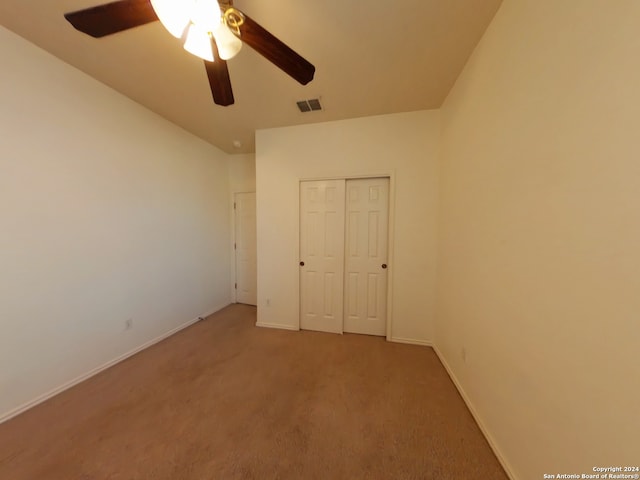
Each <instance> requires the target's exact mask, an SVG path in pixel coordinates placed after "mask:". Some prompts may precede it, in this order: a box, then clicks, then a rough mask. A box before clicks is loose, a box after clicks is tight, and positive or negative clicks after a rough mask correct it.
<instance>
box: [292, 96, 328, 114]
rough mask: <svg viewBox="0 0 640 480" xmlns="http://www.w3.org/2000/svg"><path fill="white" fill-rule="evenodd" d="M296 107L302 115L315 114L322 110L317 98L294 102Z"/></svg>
mask: <svg viewBox="0 0 640 480" xmlns="http://www.w3.org/2000/svg"><path fill="white" fill-rule="evenodd" d="M296 105H298V110H300V111H301V112H302V113H306V112H317V111H318V110H322V105H321V104H320V99H319V98H311V99H309V100H300V101H299V102H296Z"/></svg>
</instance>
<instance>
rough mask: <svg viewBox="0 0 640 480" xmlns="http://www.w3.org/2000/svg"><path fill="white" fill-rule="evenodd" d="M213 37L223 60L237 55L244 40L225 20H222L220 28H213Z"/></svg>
mask: <svg viewBox="0 0 640 480" xmlns="http://www.w3.org/2000/svg"><path fill="white" fill-rule="evenodd" d="M213 38H215V40H216V45H217V46H218V55H219V56H220V58H221V59H222V60H229V59H230V58H233V57H235V56H236V55H237V54H238V52H239V51H240V49H241V48H242V41H241V40H240V39H239V38H238V37H236V36H235V35H234V33H233V32H232V31H231V29H230V28H229V27H228V26H227V25H226V24H225V23H224V22H220V24H219V26H218V28H216V29H215V30H213Z"/></svg>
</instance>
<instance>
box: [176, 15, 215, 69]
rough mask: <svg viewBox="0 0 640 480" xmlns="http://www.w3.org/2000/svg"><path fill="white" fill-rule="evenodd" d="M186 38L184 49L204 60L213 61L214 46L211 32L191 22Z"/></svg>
mask: <svg viewBox="0 0 640 480" xmlns="http://www.w3.org/2000/svg"><path fill="white" fill-rule="evenodd" d="M188 28H189V30H188V31H187V35H186V37H185V40H184V45H183V47H184V49H185V50H186V51H187V52H189V53H191V54H192V55H195V56H196V57H200V58H202V59H203V60H207V61H209V62H213V60H214V58H213V48H212V46H211V36H210V34H209V32H207V31H206V30H203V29H201V28H199V27H198V26H197V25H195V24H191V25H190V26H189V27H188Z"/></svg>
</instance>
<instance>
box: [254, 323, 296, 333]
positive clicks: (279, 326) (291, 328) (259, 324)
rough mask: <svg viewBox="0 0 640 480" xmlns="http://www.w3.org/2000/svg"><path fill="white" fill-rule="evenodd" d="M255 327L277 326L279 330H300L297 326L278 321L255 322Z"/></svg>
mask: <svg viewBox="0 0 640 480" xmlns="http://www.w3.org/2000/svg"><path fill="white" fill-rule="evenodd" d="M256 327H263V328H279V329H280V330H293V331H296V332H297V331H299V330H300V329H299V328H298V327H292V326H291V325H282V324H280V323H264V322H256Z"/></svg>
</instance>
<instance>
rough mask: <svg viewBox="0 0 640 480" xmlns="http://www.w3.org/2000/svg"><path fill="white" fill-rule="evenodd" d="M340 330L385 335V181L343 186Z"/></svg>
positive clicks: (353, 182) (360, 181)
mask: <svg viewBox="0 0 640 480" xmlns="http://www.w3.org/2000/svg"><path fill="white" fill-rule="evenodd" d="M345 217H346V218H345V221H346V232H345V280H344V331H345V332H349V333H363V334H367V335H383V336H384V335H386V333H387V272H388V270H387V251H388V247H387V243H388V228H389V179H388V178H362V179H354V180H347V183H346V216H345Z"/></svg>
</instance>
